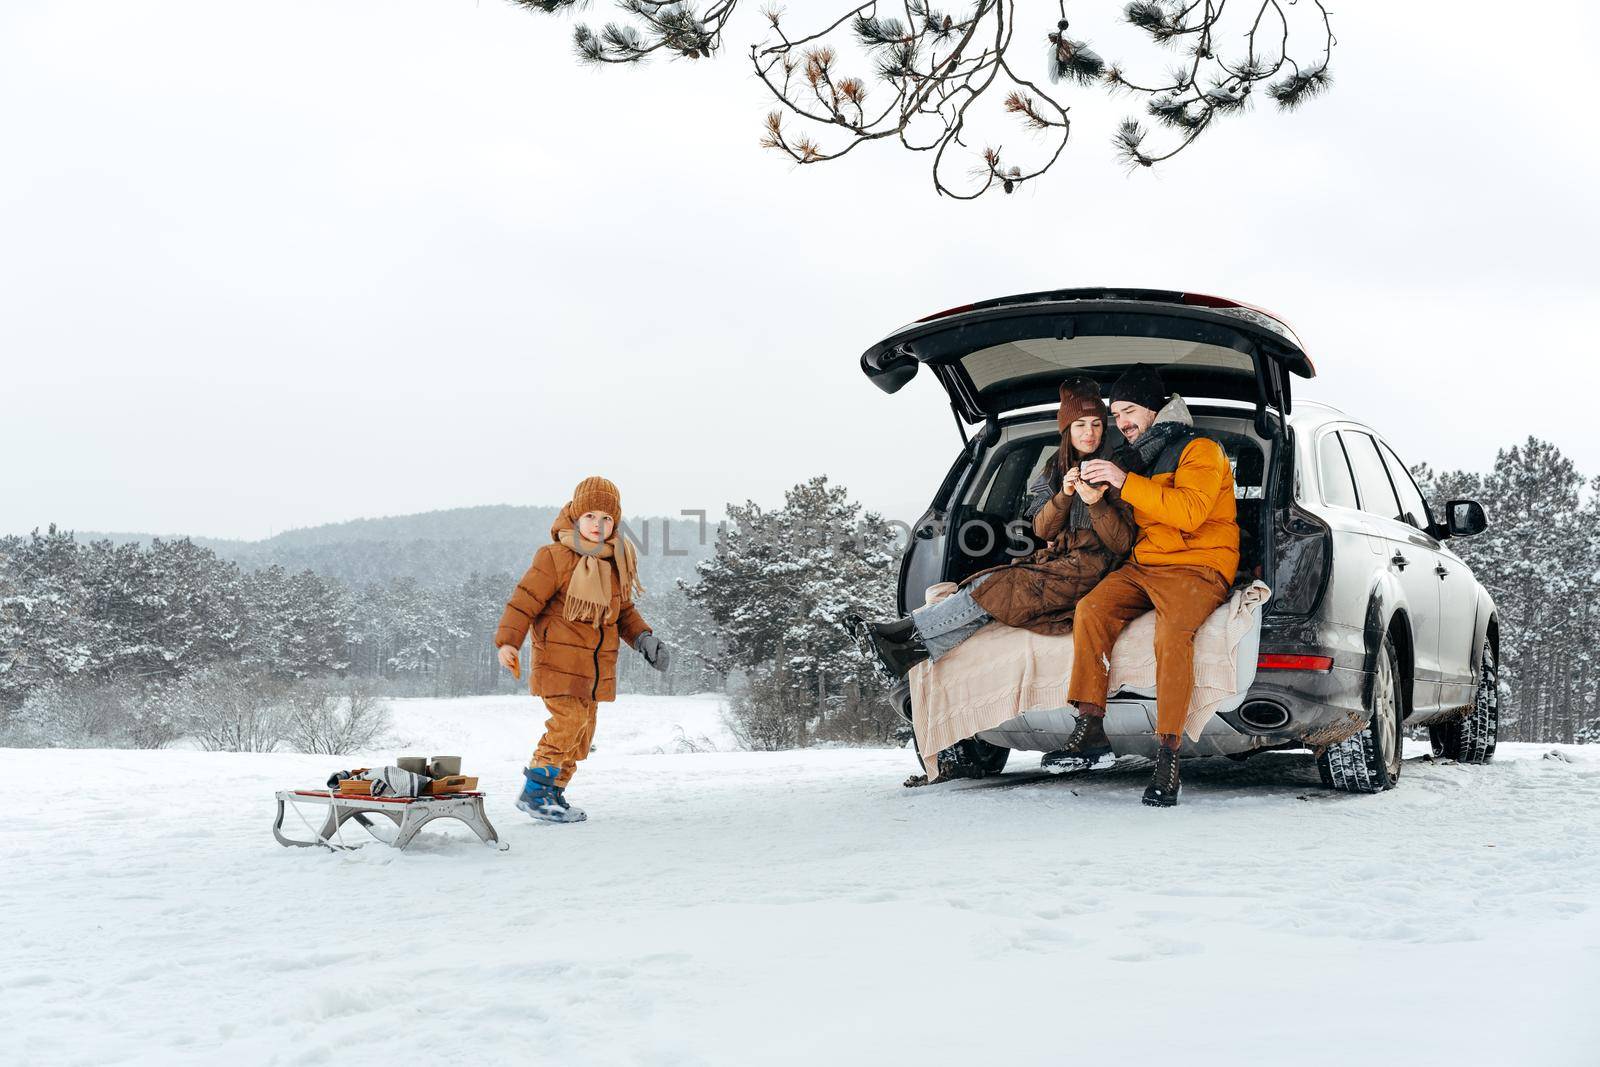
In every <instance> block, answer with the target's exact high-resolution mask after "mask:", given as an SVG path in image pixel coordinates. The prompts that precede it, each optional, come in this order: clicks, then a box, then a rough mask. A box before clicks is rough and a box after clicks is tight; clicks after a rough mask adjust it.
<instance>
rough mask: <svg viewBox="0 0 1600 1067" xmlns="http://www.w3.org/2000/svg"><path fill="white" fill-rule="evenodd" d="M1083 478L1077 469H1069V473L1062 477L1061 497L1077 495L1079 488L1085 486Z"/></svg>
mask: <svg viewBox="0 0 1600 1067" xmlns="http://www.w3.org/2000/svg"><path fill="white" fill-rule="evenodd" d="M1082 478H1083V476H1082V475H1081V474H1079V473H1078V468H1077V467H1071V468H1068V470H1067V472H1066V473H1065V474H1063V475H1062V476H1061V495H1062V496H1066V497H1070V496H1071V495H1072V494H1073V493H1076V492H1077V491H1078V487H1079V486H1080V485H1081V484H1083V483H1082Z"/></svg>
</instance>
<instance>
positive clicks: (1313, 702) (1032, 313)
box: [861, 289, 1499, 793]
mask: <svg viewBox="0 0 1600 1067" xmlns="http://www.w3.org/2000/svg"><path fill="white" fill-rule="evenodd" d="M1138 364H1145V365H1150V366H1153V367H1154V368H1156V369H1157V370H1159V371H1160V373H1161V376H1162V378H1163V379H1164V380H1165V381H1166V383H1167V385H1168V387H1169V388H1171V389H1173V390H1175V391H1176V392H1178V393H1181V394H1182V395H1183V396H1184V398H1185V399H1186V400H1187V401H1189V406H1190V410H1191V412H1192V413H1193V414H1194V417H1195V425H1196V426H1197V427H1199V428H1200V429H1202V430H1203V431H1204V432H1205V433H1206V435H1207V436H1209V437H1212V438H1214V439H1215V440H1217V441H1218V442H1219V443H1221V444H1222V446H1223V448H1224V449H1225V450H1226V452H1227V454H1228V457H1229V460H1230V462H1231V463H1232V465H1233V468H1234V484H1235V491H1236V493H1237V494H1238V515H1239V526H1240V534H1241V561H1240V568H1239V576H1238V580H1239V582H1241V583H1248V582H1249V581H1251V580H1253V579H1256V578H1260V579H1261V580H1263V581H1265V582H1266V583H1267V585H1268V586H1270V587H1271V589H1272V591H1273V592H1272V597H1271V599H1270V600H1269V601H1268V603H1267V605H1266V607H1265V610H1264V612H1263V615H1262V625H1261V629H1260V633H1259V641H1258V643H1257V644H1255V645H1254V646H1252V647H1247V649H1246V650H1245V653H1244V654H1243V657H1242V658H1243V663H1242V668H1243V674H1242V676H1241V682H1248V685H1247V686H1246V687H1245V689H1244V691H1243V692H1241V693H1240V694H1238V696H1237V697H1235V698H1234V699H1233V700H1232V701H1231V702H1230V703H1229V704H1228V705H1225V706H1224V709H1223V710H1222V711H1221V712H1220V713H1219V714H1218V715H1216V716H1215V717H1214V718H1213V719H1212V720H1211V722H1210V724H1209V725H1208V726H1207V728H1206V730H1205V732H1204V734H1203V735H1202V737H1201V738H1200V740H1199V741H1198V742H1191V741H1188V740H1185V742H1184V748H1183V752H1182V755H1186V756H1211V755H1225V756H1231V757H1234V758H1237V759H1243V758H1247V757H1249V756H1251V755H1254V754H1255V753H1258V752H1263V751H1268V750H1273V749H1288V748H1309V749H1311V750H1312V751H1313V752H1314V753H1316V755H1317V760H1318V766H1319V768H1320V770H1321V774H1322V779H1323V782H1324V784H1325V785H1327V786H1328V787H1330V788H1333V789H1339V790H1345V791H1349V792H1365V793H1370V792H1377V791H1379V790H1382V789H1387V788H1390V787H1391V786H1393V785H1394V784H1395V782H1396V781H1397V779H1398V778H1399V774H1400V767H1401V759H1400V755H1401V739H1402V736H1403V731H1404V730H1405V728H1406V727H1408V726H1423V725H1425V726H1427V727H1428V728H1429V732H1430V735H1431V737H1432V739H1433V745H1434V749H1435V752H1436V753H1437V754H1439V755H1441V756H1444V757H1448V758H1451V759H1455V760H1459V761H1461V762H1463V763H1481V762H1485V761H1487V760H1488V759H1489V758H1491V757H1492V756H1493V754H1494V746H1495V734H1496V730H1497V727H1498V716H1499V698H1498V691H1497V687H1496V672H1495V666H1496V663H1497V657H1498V651H1499V626H1498V624H1497V621H1496V618H1495V607H1494V602H1493V601H1492V600H1491V599H1490V597H1489V594H1488V593H1487V592H1486V591H1485V590H1484V588H1483V586H1482V585H1480V584H1479V582H1478V581H1477V579H1476V578H1475V577H1474V576H1473V574H1472V571H1471V569H1470V568H1468V567H1467V565H1466V564H1465V563H1463V562H1462V561H1461V559H1460V557H1458V556H1457V555H1456V554H1455V553H1454V552H1452V551H1451V549H1450V543H1449V542H1450V540H1451V538H1456V537H1467V536H1471V535H1473V534H1476V533H1479V532H1481V531H1482V530H1483V529H1484V527H1485V525H1486V521H1487V520H1486V517H1485V515H1484V511H1483V508H1482V507H1481V506H1479V505H1478V504H1477V503H1476V502H1475V501H1471V500H1451V501H1448V502H1446V503H1445V504H1444V506H1443V508H1442V509H1437V510H1436V509H1434V508H1430V507H1429V504H1428V502H1427V501H1426V500H1425V499H1424V498H1423V495H1422V493H1421V491H1420V490H1419V489H1418V488H1417V485H1416V483H1415V481H1414V480H1413V479H1412V477H1411V475H1410V473H1409V472H1408V470H1407V467H1406V464H1405V463H1404V462H1402V461H1401V459H1400V457H1399V456H1398V455H1396V453H1395V451H1394V449H1393V448H1392V447H1390V445H1389V444H1388V442H1386V441H1385V440H1384V439H1383V436H1382V435H1381V434H1380V433H1378V432H1377V431H1376V430H1374V429H1372V428H1371V427H1370V426H1367V425H1366V424H1364V423H1362V422H1361V421H1359V420H1358V419H1354V418H1351V417H1350V416H1348V415H1345V414H1344V413H1342V412H1339V411H1337V410H1335V409H1333V408H1330V407H1327V406H1324V405H1320V404H1314V403H1306V402H1304V401H1302V402H1300V403H1299V404H1298V405H1296V404H1294V403H1293V401H1292V399H1291V383H1292V382H1293V380H1294V379H1296V378H1302V379H1309V378H1311V377H1313V376H1314V375H1315V373H1316V372H1315V369H1314V367H1313V366H1312V363H1311V360H1310V358H1309V357H1307V355H1306V353H1305V351H1304V349H1303V347H1302V345H1301V344H1300V341H1299V339H1298V338H1297V337H1295V335H1294V333H1293V331H1291V330H1290V329H1289V328H1288V326H1286V325H1284V323H1283V322H1281V321H1280V320H1279V319H1277V318H1276V317H1274V316H1272V315H1270V314H1268V313H1266V312H1263V311H1261V310H1260V309H1258V308H1252V307H1249V306H1247V305H1244V304H1239V303H1236V302H1234V301H1229V300H1223V299H1219V298H1216V297H1209V296H1201V295H1197V294H1192V293H1178V292H1165V291H1156V290H1145V289H1069V290H1060V291H1054V292H1045V293H1028V294H1024V295H1021V296H1012V297H1004V298H1001V299H997V300H985V301H982V302H980V303H976V304H971V305H967V306H965V307H960V308H952V309H951V310H949V311H944V312H940V313H939V314H936V315H931V316H929V317H927V318H925V319H920V320H918V321H917V322H915V323H912V324H911V325H909V326H906V327H903V328H901V329H899V330H896V331H895V332H894V333H892V334H890V335H889V336H888V337H886V338H884V339H883V340H882V341H879V342H878V343H877V344H875V345H873V346H872V347H871V348H869V349H868V350H867V351H866V353H865V354H863V355H862V357H861V368H862V370H863V371H864V372H865V373H866V375H867V377H868V378H869V379H871V380H872V382H873V383H874V384H876V385H877V386H878V387H879V388H881V389H883V390H884V391H885V392H888V393H893V392H896V391H898V390H899V389H900V388H901V387H902V386H904V385H905V384H906V383H907V382H909V381H910V380H911V379H912V378H913V377H915V376H916V375H917V374H918V373H919V371H920V370H921V369H922V368H923V367H926V368H927V369H928V371H929V372H931V373H932V374H933V376H934V378H935V379H936V380H937V381H938V382H939V384H940V385H941V386H942V387H943V388H944V390H945V392H946V393H947V394H948V396H949V398H950V406H951V409H952V411H953V412H954V414H955V418H956V424H957V427H958V429H959V430H960V432H961V437H962V445H963V447H962V449H961V451H960V454H959V455H958V456H957V457H956V460H955V462H954V463H953V464H952V465H951V467H950V471H949V473H948V474H946V476H945V478H944V481H943V482H942V484H941V485H940V486H939V488H938V491H937V492H936V493H935V494H934V498H933V502H932V503H931V504H930V505H929V506H928V510H927V511H926V512H925V513H924V514H923V516H922V517H921V519H919V520H918V521H917V522H916V523H915V524H914V525H913V527H912V531H913V536H912V538H911V539H910V543H909V545H908V547H907V549H906V552H905V555H904V557H903V559H902V560H901V566H900V581H899V588H898V593H897V599H898V608H899V610H900V611H901V612H902V613H905V612H908V611H910V610H912V609H914V608H916V607H919V606H920V605H921V604H922V603H923V598H924V591H925V590H926V589H927V587H928V586H930V585H932V584H934V583H935V582H939V581H956V580H959V579H961V578H962V577H964V576H965V575H968V574H971V573H973V572H975V571H977V570H980V569H982V568H984V567H988V566H991V565H993V564H995V563H1000V562H1004V561H1005V560H1006V559H1007V558H1009V557H1011V556H1015V555H1018V554H1024V553H1026V552H1028V551H1031V550H1032V549H1033V548H1034V547H1036V546H1037V543H1036V542H1035V541H1034V540H1033V535H1032V532H1031V529H1030V528H1029V526H1028V524H1027V523H1026V522H1024V521H1021V519H1022V512H1023V506H1024V503H1025V499H1026V489H1027V486H1028V483H1029V482H1030V481H1031V480H1032V478H1033V477H1034V476H1035V475H1036V474H1037V473H1038V472H1039V471H1040V470H1042V469H1043V467H1044V464H1045V463H1047V462H1048V461H1049V459H1050V456H1051V454H1052V453H1053V451H1054V449H1055V446H1056V444H1057V442H1058V440H1059V435H1058V433H1057V431H1056V427H1055V422H1054V403H1055V398H1056V390H1057V386H1058V384H1059V383H1060V382H1061V380H1062V379H1063V378H1066V377H1068V376H1071V375H1084V376H1088V377H1091V378H1095V379H1097V380H1099V381H1100V382H1101V383H1102V384H1103V385H1104V384H1109V383H1110V382H1111V381H1112V380H1113V379H1115V378H1116V377H1117V376H1118V375H1120V374H1122V373H1123V372H1124V371H1126V370H1128V369H1129V368H1130V367H1132V366H1135V365H1138ZM969 427H970V428H971V429H970V430H969ZM1109 429H1110V430H1111V431H1112V432H1113V433H1114V429H1115V428H1114V427H1112V428H1109ZM1252 640H1254V638H1252ZM894 699H895V700H896V702H897V705H898V706H899V708H900V710H901V713H902V714H904V715H905V716H906V717H907V718H908V719H909V718H910V712H911V705H910V699H909V695H908V691H907V689H906V687H905V686H904V685H902V686H901V687H900V688H899V689H897V690H896V692H895V697H894ZM1154 722H1155V701H1154V699H1153V694H1152V693H1132V692H1121V693H1114V694H1112V695H1111V697H1110V699H1109V700H1108V702H1107V710H1106V733H1107V734H1108V735H1109V736H1110V738H1111V742H1112V746H1113V748H1114V749H1115V750H1116V751H1117V753H1118V754H1127V753H1134V754H1141V755H1152V754H1154V752H1155V749H1156V745H1157V742H1156V740H1155V733H1154ZM1072 726H1073V713H1072V710H1071V709H1070V708H1054V709H1039V710H1036V711H1029V712H1027V713H1026V714H1024V715H1022V716H1020V717H1019V718H1017V719H1014V720H1012V721H1011V722H1009V723H1006V724H1004V725H1003V726H1002V727H1001V728H999V729H996V730H991V731H986V732H985V733H983V734H980V735H979V736H978V737H976V738H973V739H971V740H968V741H964V742H961V743H960V744H959V745H957V746H955V748H954V749H953V750H951V751H949V752H947V753H945V754H944V756H945V758H946V759H948V760H952V761H954V762H956V763H957V764H964V765H965V766H966V768H967V769H968V770H969V771H970V772H971V773H977V774H984V773H996V772H998V771H999V770H1000V769H1001V768H1003V767H1004V765H1005V761H1006V757H1007V756H1008V755H1009V753H1010V751H1011V750H1012V749H1024V750H1038V751H1048V750H1051V749H1055V748H1059V747H1061V745H1062V744H1063V743H1064V742H1065V740H1066V737H1067V735H1068V734H1069V733H1070V732H1071V730H1072Z"/></svg>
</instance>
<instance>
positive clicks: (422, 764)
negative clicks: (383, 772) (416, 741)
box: [394, 756, 428, 774]
mask: <svg viewBox="0 0 1600 1067" xmlns="http://www.w3.org/2000/svg"><path fill="white" fill-rule="evenodd" d="M394 765H395V766H396V767H399V768H400V769H401V770H402V771H410V772H411V773H412V774H427V773H428V761H427V759H425V758H424V757H422V756H396V757H395V761H394Z"/></svg>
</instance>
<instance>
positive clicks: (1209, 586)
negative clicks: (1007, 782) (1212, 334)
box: [1046, 367, 1239, 807]
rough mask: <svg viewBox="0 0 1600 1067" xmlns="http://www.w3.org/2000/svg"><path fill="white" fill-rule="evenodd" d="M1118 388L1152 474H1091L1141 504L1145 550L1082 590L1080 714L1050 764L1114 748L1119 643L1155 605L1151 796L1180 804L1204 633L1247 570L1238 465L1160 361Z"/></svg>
mask: <svg viewBox="0 0 1600 1067" xmlns="http://www.w3.org/2000/svg"><path fill="white" fill-rule="evenodd" d="M1107 399H1108V400H1109V401H1110V402H1111V414H1112V416H1113V417H1114V418H1115V419H1116V420H1117V428H1118V429H1120V430H1121V431H1122V435H1123V436H1124V437H1126V438H1127V440H1128V443H1129V444H1130V445H1132V446H1133V449H1134V451H1135V452H1137V453H1138V456H1139V459H1140V461H1141V463H1142V464H1143V473H1135V472H1133V471H1128V470H1124V469H1123V468H1122V467H1120V466H1118V465H1117V464H1116V463H1113V462H1111V461H1110V460H1103V459H1099V460H1090V461H1089V462H1087V463H1085V464H1084V465H1083V471H1082V475H1083V477H1084V479H1085V480H1087V481H1090V482H1094V483H1105V484H1109V485H1114V486H1116V487H1117V488H1118V489H1119V490H1120V491H1121V495H1122V500H1123V502H1124V503H1126V504H1128V505H1130V506H1131V507H1132V508H1133V518H1134V521H1135V522H1136V523H1137V524H1138V527H1139V538H1138V541H1137V542H1135V544H1134V546H1133V557H1132V558H1131V559H1130V560H1129V561H1128V562H1127V563H1125V564H1124V565H1123V566H1121V567H1120V568H1118V569H1117V570H1115V571H1112V572H1111V573H1110V574H1108V575H1107V576H1106V577H1105V579H1104V580H1103V581H1101V583H1100V584H1099V585H1097V586H1096V587H1095V588H1094V590H1093V591H1092V592H1091V593H1089V595H1088V596H1086V597H1084V598H1083V599H1082V600H1080V601H1078V610H1077V615H1076V616H1075V618H1074V621H1073V626H1072V640H1073V643H1074V646H1075V647H1074V649H1073V657H1072V680H1071V681H1070V682H1069V683H1068V687H1067V699H1069V700H1070V701H1072V703H1073V704H1074V705H1076V707H1077V709H1078V725H1077V728H1076V729H1074V730H1073V734H1072V737H1071V738H1070V739H1069V740H1068V742H1067V746H1066V748H1064V749H1063V750H1061V751H1060V752H1053V753H1050V754H1049V755H1048V756H1047V757H1046V766H1047V768H1049V769H1056V768H1055V767H1053V766H1051V764H1052V763H1054V764H1060V765H1063V768H1070V767H1071V766H1072V764H1073V763H1074V762H1077V763H1078V764H1080V765H1081V764H1082V763H1083V762H1085V761H1084V756H1085V755H1086V754H1096V755H1098V754H1100V753H1106V754H1109V752H1110V743H1109V742H1108V741H1107V739H1106V735H1105V714H1106V709H1105V701H1106V695H1107V694H1106V687H1107V685H1108V684H1109V680H1108V675H1109V668H1110V664H1111V649H1112V646H1113V645H1115V644H1116V640H1117V637H1118V635H1120V634H1121V633H1122V631H1123V630H1124V629H1125V628H1126V627H1127V625H1128V623H1130V622H1132V621H1133V620H1134V619H1136V618H1138V617H1139V616H1140V615H1143V614H1144V613H1145V612H1147V611H1149V610H1151V609H1152V608H1154V609H1155V613H1156V733H1157V735H1158V736H1159V738H1160V741H1161V750H1160V752H1159V753H1158V755H1157V759H1156V770H1155V776H1154V778H1153V779H1152V780H1151V783H1150V787H1149V788H1148V789H1146V790H1145V792H1144V802H1145V803H1146V804H1149V805H1152V806H1155V807H1171V806H1172V805H1174V804H1176V803H1177V802H1178V788H1179V782H1178V746H1179V745H1180V744H1181V743H1182V738H1183V724H1184V719H1185V718H1187V716H1188V712H1189V699H1190V697H1191V695H1192V694H1193V691H1194V633H1195V630H1197V629H1199V627H1200V625H1201V624H1202V623H1203V622H1205V620H1206V618H1207V616H1209V615H1210V614H1211V613H1212V612H1213V611H1215V610H1216V609H1217V608H1218V607H1219V606H1221V604H1222V602H1223V601H1224V600H1226V599H1227V598H1228V591H1229V590H1230V589H1231V588H1232V587H1233V579H1234V576H1235V574H1236V573H1237V572H1238V570H1239V523H1238V519H1237V513H1236V510H1235V504H1234V496H1233V470H1232V468H1231V467H1230V466H1229V465H1228V457H1227V454H1226V453H1225V452H1223V450H1222V446H1221V445H1219V444H1218V443H1217V442H1216V441H1214V440H1212V439H1210V438H1209V437H1206V436H1204V434H1202V433H1201V432H1200V431H1198V430H1196V429H1195V428H1194V424H1193V421H1192V420H1191V419H1190V418H1189V411H1188V408H1187V407H1186V406H1185V405H1184V403H1183V398H1182V397H1179V396H1176V395H1174V396H1172V397H1171V398H1170V399H1169V398H1168V395H1167V390H1166V386H1165V384H1164V383H1163V382H1162V381H1161V377H1160V375H1158V374H1157V373H1156V372H1155V371H1153V370H1151V369H1149V368H1147V367H1135V368H1134V369H1132V370H1130V371H1128V372H1127V373H1126V374H1124V375H1123V376H1122V377H1121V378H1119V379H1117V381H1116V383H1115V384H1114V385H1113V386H1112V387H1111V391H1110V393H1109V395H1108V396H1107Z"/></svg>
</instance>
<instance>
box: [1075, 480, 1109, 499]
mask: <svg viewBox="0 0 1600 1067" xmlns="http://www.w3.org/2000/svg"><path fill="white" fill-rule="evenodd" d="M1078 495H1079V496H1081V497H1083V502H1084V503H1085V504H1098V503H1100V498H1101V497H1103V496H1105V495H1106V491H1105V488H1104V487H1103V486H1102V487H1100V488H1098V489H1097V488H1095V487H1094V486H1093V485H1091V484H1090V483H1088V482H1079V483H1078Z"/></svg>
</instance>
